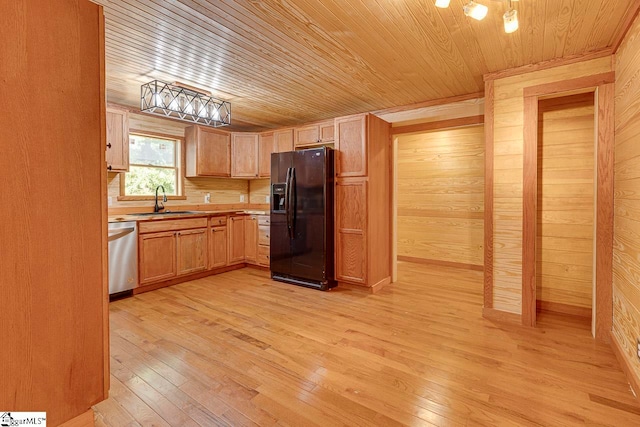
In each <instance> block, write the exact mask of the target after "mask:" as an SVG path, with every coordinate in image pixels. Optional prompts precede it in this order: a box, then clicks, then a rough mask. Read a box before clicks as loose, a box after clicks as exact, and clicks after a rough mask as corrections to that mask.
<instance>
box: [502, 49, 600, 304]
mask: <svg viewBox="0 0 640 427" xmlns="http://www.w3.org/2000/svg"><path fill="white" fill-rule="evenodd" d="M611 70H612V67H611V58H610V57H601V58H596V59H591V60H588V61H583V62H577V63H574V64H570V65H564V66H560V67H555V68H549V69H543V70H538V71H533V72H530V73H528V74H518V75H514V76H509V77H505V78H501V79H496V80H493V84H494V140H493V142H494V145H493V147H494V155H493V170H494V174H493V180H494V185H493V196H494V203H493V216H494V221H493V227H494V232H493V241H494V244H493V279H494V280H493V282H494V283H493V308H495V309H496V310H502V311H508V312H511V313H516V314H520V313H521V312H522V307H521V306H522V252H523V251H522V224H523V218H522V207H523V199H522V189H523V177H524V174H523V164H524V163H523V158H522V155H523V134H524V131H523V119H524V114H523V112H524V102H523V92H524V88H525V87H530V86H535V85H540V84H545V83H550V82H557V81H563V80H571V79H575V78H579V77H584V76H590V75H598V74H603V73H608V72H610V71H611Z"/></svg>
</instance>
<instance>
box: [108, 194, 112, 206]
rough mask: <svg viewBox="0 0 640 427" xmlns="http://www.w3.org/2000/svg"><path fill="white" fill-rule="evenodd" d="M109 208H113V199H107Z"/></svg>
mask: <svg viewBox="0 0 640 427" xmlns="http://www.w3.org/2000/svg"><path fill="white" fill-rule="evenodd" d="M107 206H113V197H111V196H109V197H107Z"/></svg>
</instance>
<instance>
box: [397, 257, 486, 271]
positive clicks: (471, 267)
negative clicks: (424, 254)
mask: <svg viewBox="0 0 640 427" xmlns="http://www.w3.org/2000/svg"><path fill="white" fill-rule="evenodd" d="M398 261H405V262H413V263H416V264H427V265H439V266H441V267H454V268H462V269H465V270H475V271H484V265H476V264H465V263H462V262H453V261H441V260H439V259H426V258H416V257H412V256H404V255H398Z"/></svg>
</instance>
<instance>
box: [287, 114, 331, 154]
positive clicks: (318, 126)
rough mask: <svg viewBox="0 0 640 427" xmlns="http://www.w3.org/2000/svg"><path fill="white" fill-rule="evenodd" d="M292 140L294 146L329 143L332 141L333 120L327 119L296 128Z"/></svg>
mask: <svg viewBox="0 0 640 427" xmlns="http://www.w3.org/2000/svg"><path fill="white" fill-rule="evenodd" d="M294 140H295V141H294V146H295V148H298V147H305V146H319V145H325V144H330V143H332V142H333V141H334V122H333V120H327V121H324V122H320V123H314V124H309V125H305V126H302V127H299V128H296V129H295V138H294Z"/></svg>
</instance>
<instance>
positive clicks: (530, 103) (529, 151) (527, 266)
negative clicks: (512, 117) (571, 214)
mask: <svg viewBox="0 0 640 427" xmlns="http://www.w3.org/2000/svg"><path fill="white" fill-rule="evenodd" d="M537 159H538V98H537V97H536V96H529V97H525V98H524V154H523V162H524V167H523V169H522V170H523V174H524V175H523V206H522V221H523V223H522V324H523V325H526V326H535V325H536V236H537V232H536V229H537V228H536V226H537V224H536V223H537V221H536V219H537V218H536V216H537V212H538V208H537V206H538V196H537V193H538V161H537Z"/></svg>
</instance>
